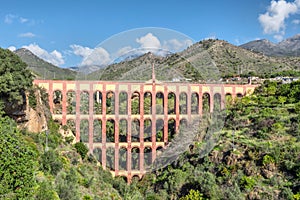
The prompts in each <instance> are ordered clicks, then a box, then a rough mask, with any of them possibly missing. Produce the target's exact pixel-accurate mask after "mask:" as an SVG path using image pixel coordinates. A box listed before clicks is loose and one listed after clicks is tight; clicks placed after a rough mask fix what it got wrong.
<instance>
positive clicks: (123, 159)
mask: <svg viewBox="0 0 300 200" xmlns="http://www.w3.org/2000/svg"><path fill="white" fill-rule="evenodd" d="M119 170H127V149H126V148H124V147H122V148H120V149H119Z"/></svg>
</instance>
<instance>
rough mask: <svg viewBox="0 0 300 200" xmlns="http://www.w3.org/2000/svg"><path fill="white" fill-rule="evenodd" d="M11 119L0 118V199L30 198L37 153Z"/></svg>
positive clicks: (32, 189)
mask: <svg viewBox="0 0 300 200" xmlns="http://www.w3.org/2000/svg"><path fill="white" fill-rule="evenodd" d="M32 146H33V145H31V144H29V143H27V142H26V140H25V139H24V137H23V136H22V135H21V134H20V132H19V130H18V129H17V127H16V124H15V122H14V121H13V120H11V119H9V118H8V117H5V118H0V161H1V162H0V199H30V198H31V197H32V196H33V193H34V187H35V186H36V181H35V177H34V172H35V170H36V169H37V161H36V160H37V153H36V150H35V149H34V148H33V147H32Z"/></svg>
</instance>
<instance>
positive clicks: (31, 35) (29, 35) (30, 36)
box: [18, 32, 35, 38]
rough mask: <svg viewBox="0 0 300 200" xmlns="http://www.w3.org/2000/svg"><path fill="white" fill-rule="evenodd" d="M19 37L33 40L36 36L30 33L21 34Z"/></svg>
mask: <svg viewBox="0 0 300 200" xmlns="http://www.w3.org/2000/svg"><path fill="white" fill-rule="evenodd" d="M18 36H19V37H25V38H33V37H35V34H33V33H31V32H28V33H21V34H19V35H18Z"/></svg>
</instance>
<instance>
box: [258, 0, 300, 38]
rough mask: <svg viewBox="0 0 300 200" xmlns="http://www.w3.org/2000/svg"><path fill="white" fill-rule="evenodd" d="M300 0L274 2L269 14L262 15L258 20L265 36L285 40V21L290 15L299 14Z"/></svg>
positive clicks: (269, 8) (268, 10) (268, 11)
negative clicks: (270, 35)
mask: <svg viewBox="0 0 300 200" xmlns="http://www.w3.org/2000/svg"><path fill="white" fill-rule="evenodd" d="M299 9H300V0H295V1H294V2H287V1H285V0H279V1H275V0H272V1H271V4H270V6H269V7H268V9H267V12H266V13H264V14H260V15H259V17H258V20H259V22H260V24H261V25H262V27H263V32H264V34H275V36H274V38H275V39H280V38H281V36H282V38H283V36H284V34H285V29H286V24H285V21H286V19H288V18H289V17H290V15H292V14H295V13H297V12H299Z"/></svg>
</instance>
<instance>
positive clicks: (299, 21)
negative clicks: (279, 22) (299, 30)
mask: <svg viewBox="0 0 300 200" xmlns="http://www.w3.org/2000/svg"><path fill="white" fill-rule="evenodd" d="M292 23H293V24H296V25H298V24H300V20H299V19H294V20H293V21H292Z"/></svg>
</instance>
